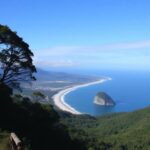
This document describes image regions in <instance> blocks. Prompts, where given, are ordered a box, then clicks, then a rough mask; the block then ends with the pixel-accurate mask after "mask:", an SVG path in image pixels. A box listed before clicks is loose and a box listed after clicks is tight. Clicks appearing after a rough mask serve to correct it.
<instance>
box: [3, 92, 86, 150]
mask: <svg viewBox="0 0 150 150" xmlns="http://www.w3.org/2000/svg"><path fill="white" fill-rule="evenodd" d="M2 97H3V98H2ZM17 97H18V96H17ZM0 98H1V101H0V118H1V123H0V129H2V130H7V131H8V132H15V133H16V134H17V135H18V136H19V137H20V138H21V139H22V140H23V142H24V144H25V145H26V147H28V149H29V150H48V149H51V148H52V147H53V148H54V149H55V150H60V149H64V150H75V149H79V150H85V148H84V145H83V144H82V143H80V141H79V140H71V138H70V136H69V134H68V129H67V127H66V126H65V125H63V124H62V123H60V122H59V116H58V114H57V113H56V112H55V111H54V109H53V107H52V106H50V105H44V104H39V103H32V102H31V100H30V99H29V98H22V100H21V101H18V100H15V101H14V100H12V99H11V98H10V97H9V96H5V97H4V95H3V94H2V93H0ZM19 98H20V96H19ZM82 145H83V146H82Z"/></svg>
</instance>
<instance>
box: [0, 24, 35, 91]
mask: <svg viewBox="0 0 150 150" xmlns="http://www.w3.org/2000/svg"><path fill="white" fill-rule="evenodd" d="M32 56H33V53H32V52H31V50H30V49H29V45H28V44H27V43H25V42H24V41H23V39H22V38H21V37H19V36H18V35H17V33H16V32H13V31H11V29H10V28H9V27H7V26H3V25H0V83H4V84H6V85H8V86H9V87H14V88H20V82H23V81H32V80H35V77H34V76H33V73H34V72H36V68H35V66H34V65H33V63H32Z"/></svg>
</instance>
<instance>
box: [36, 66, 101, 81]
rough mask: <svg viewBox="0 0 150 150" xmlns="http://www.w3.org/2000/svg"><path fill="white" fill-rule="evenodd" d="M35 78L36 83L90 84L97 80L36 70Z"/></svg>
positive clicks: (96, 78)
mask: <svg viewBox="0 0 150 150" xmlns="http://www.w3.org/2000/svg"><path fill="white" fill-rule="evenodd" d="M35 77H36V78H37V80H38V81H71V82H90V81H94V80H98V79H99V78H98V77H93V76H87V75H78V74H70V73H64V72H53V71H45V70H43V69H40V68H37V73H36V74H35Z"/></svg>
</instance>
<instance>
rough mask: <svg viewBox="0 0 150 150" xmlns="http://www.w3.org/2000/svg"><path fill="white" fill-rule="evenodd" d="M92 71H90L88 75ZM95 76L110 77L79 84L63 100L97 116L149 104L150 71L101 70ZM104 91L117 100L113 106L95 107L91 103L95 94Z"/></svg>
mask: <svg viewBox="0 0 150 150" xmlns="http://www.w3.org/2000/svg"><path fill="white" fill-rule="evenodd" d="M90 73H91V74H92V72H89V74H90ZM93 74H94V75H97V76H107V77H111V78H112V80H109V81H106V82H103V83H100V84H96V85H91V86H88V87H82V88H79V89H76V90H75V91H72V92H70V93H68V94H67V95H66V96H65V101H66V102H67V103H68V104H69V105H71V106H72V107H74V108H75V109H76V110H78V111H80V112H82V113H86V114H90V115H93V116H100V115H104V114H108V113H112V112H129V111H134V110H137V109H142V108H144V107H148V106H150V71H100V72H95V73H93ZM100 91H103V92H106V93H107V94H108V95H109V96H111V97H112V99H113V100H114V101H115V102H116V105H115V106H98V105H96V104H94V103H93V101H94V97H95V95H96V94H97V93H98V92H100Z"/></svg>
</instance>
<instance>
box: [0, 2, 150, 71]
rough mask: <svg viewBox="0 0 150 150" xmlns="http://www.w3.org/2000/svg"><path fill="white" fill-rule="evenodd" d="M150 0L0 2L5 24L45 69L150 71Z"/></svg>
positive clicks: (1, 20) (2, 20)
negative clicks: (22, 40) (26, 44)
mask: <svg viewBox="0 0 150 150" xmlns="http://www.w3.org/2000/svg"><path fill="white" fill-rule="evenodd" d="M149 6H150V1H149V0H38V1H37V0H11V1H10V0H1V9H0V23H1V24H3V25H8V26H9V27H10V28H11V29H12V30H14V31H17V33H18V35H20V36H21V37H23V39H24V40H25V41H26V42H27V43H28V44H29V45H30V48H31V50H32V51H33V52H34V55H35V57H34V63H35V64H36V65H37V66H40V67H42V68H46V69H49V70H50V69H56V70H59V69H62V68H64V69H72V68H79V69H90V68H92V69H130V70H131V69H132V70H137V69H142V70H143V69H150V59H149V58H150V9H149Z"/></svg>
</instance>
